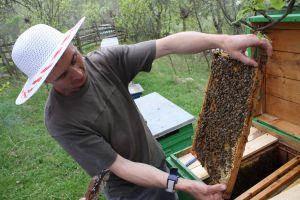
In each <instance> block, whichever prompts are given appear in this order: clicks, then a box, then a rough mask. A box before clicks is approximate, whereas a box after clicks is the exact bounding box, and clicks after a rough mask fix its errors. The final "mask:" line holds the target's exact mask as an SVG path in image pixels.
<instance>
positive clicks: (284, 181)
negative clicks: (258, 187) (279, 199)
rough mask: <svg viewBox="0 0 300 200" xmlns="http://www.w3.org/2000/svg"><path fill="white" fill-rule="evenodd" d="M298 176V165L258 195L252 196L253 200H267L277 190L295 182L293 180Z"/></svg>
mask: <svg viewBox="0 0 300 200" xmlns="http://www.w3.org/2000/svg"><path fill="white" fill-rule="evenodd" d="M299 175H300V165H298V166H296V167H294V168H293V169H291V170H290V171H289V172H287V173H286V174H285V175H284V176H282V177H281V178H279V179H278V180H276V181H275V182H273V183H272V184H271V185H269V186H268V187H267V188H266V189H264V190H263V191H261V192H260V193H258V194H257V195H256V196H254V197H253V198H252V199H253V200H261V199H267V198H269V197H271V196H272V195H273V194H274V193H276V192H277V191H278V190H279V189H281V188H283V187H286V186H288V185H289V184H290V183H292V182H293V180H295V178H297V177H299Z"/></svg>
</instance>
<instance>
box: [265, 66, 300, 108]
mask: <svg viewBox="0 0 300 200" xmlns="http://www.w3.org/2000/svg"><path fill="white" fill-rule="evenodd" d="M299 73H300V71H299ZM266 93H267V95H272V96H275V97H279V98H281V99H284V100H287V101H291V102H293V103H297V104H299V105H300V80H291V79H288V78H283V77H278V76H272V75H268V74H267V75H266Z"/></svg>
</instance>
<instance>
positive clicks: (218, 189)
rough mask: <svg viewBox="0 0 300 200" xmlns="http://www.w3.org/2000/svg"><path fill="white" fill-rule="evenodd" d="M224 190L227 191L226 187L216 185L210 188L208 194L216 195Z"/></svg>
mask: <svg viewBox="0 0 300 200" xmlns="http://www.w3.org/2000/svg"><path fill="white" fill-rule="evenodd" d="M224 190H226V185H224V184H215V185H210V186H208V188H207V193H210V194H214V193H219V192H223V191H224Z"/></svg>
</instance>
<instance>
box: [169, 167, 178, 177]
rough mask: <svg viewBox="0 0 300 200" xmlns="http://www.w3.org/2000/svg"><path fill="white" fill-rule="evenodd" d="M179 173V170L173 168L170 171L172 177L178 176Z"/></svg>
mask: <svg viewBox="0 0 300 200" xmlns="http://www.w3.org/2000/svg"><path fill="white" fill-rule="evenodd" d="M177 172H178V169H177V168H171V169H170V174H172V175H176V176H177Z"/></svg>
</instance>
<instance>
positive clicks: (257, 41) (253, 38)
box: [246, 34, 272, 57]
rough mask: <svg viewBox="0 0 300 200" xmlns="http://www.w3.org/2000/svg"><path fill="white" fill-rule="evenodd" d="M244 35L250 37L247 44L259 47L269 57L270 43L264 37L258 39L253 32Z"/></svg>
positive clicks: (270, 53)
mask: <svg viewBox="0 0 300 200" xmlns="http://www.w3.org/2000/svg"><path fill="white" fill-rule="evenodd" d="M246 36H247V37H249V38H250V39H249V42H250V44H248V46H253V47H261V48H263V49H264V50H265V51H266V52H267V55H268V56H269V57H270V56H272V45H271V42H270V41H269V40H267V39H265V38H263V39H259V38H258V37H257V36H256V35H254V34H248V35H246Z"/></svg>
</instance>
